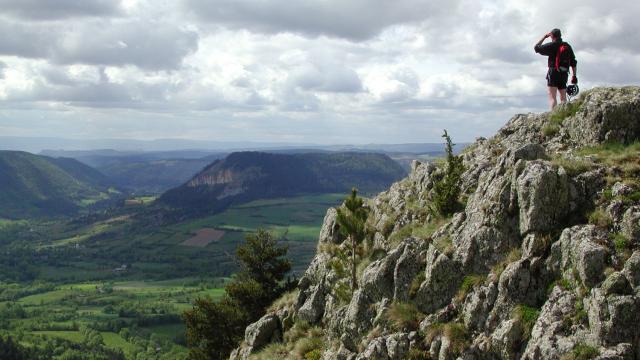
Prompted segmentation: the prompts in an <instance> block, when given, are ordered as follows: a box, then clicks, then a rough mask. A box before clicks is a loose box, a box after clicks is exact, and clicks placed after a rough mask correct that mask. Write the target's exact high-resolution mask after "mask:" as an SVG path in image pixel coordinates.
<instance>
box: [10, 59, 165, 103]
mask: <svg viewBox="0 0 640 360" xmlns="http://www.w3.org/2000/svg"><path fill="white" fill-rule="evenodd" d="M96 71H97V76H96V77H97V80H95V81H87V80H77V79H73V78H71V77H70V76H69V74H68V72H67V71H66V70H65V69H60V68H54V67H47V68H45V69H43V70H42V71H41V72H40V76H41V77H40V78H38V79H37V80H36V81H35V83H34V86H32V87H30V88H28V89H25V90H22V91H13V92H11V93H10V94H9V96H8V98H7V99H6V101H5V102H6V103H13V104H16V103H28V102H35V103H37V102H57V103H63V104H67V105H73V106H80V107H95V108H104V107H111V108H153V107H157V108H166V95H167V93H168V92H170V91H172V90H175V89H173V88H172V87H171V85H169V84H163V83H161V84H153V85H150V84H144V83H135V82H129V83H126V84H118V83H113V82H111V81H110V80H109V78H108V77H107V75H106V74H105V73H104V69H96Z"/></svg>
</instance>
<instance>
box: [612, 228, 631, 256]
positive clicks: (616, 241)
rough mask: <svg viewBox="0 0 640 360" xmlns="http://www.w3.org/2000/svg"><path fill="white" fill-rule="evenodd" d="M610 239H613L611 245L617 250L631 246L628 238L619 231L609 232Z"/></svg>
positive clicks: (627, 248) (622, 250)
mask: <svg viewBox="0 0 640 360" xmlns="http://www.w3.org/2000/svg"><path fill="white" fill-rule="evenodd" d="M611 240H612V241H613V245H614V246H615V248H616V251H617V252H624V251H626V250H629V249H630V248H631V244H630V243H629V240H628V239H627V238H626V237H625V236H624V235H623V234H621V233H613V234H611Z"/></svg>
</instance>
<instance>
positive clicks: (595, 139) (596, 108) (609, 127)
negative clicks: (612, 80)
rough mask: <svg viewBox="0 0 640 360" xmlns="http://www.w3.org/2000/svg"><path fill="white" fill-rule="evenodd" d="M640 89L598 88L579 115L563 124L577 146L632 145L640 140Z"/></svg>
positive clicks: (588, 96) (588, 98)
mask: <svg viewBox="0 0 640 360" xmlns="http://www.w3.org/2000/svg"><path fill="white" fill-rule="evenodd" d="M638 118H640V87H637V86H629V87H624V88H613V87H611V88H597V89H594V90H592V91H590V92H588V93H585V95H584V101H583V103H582V105H581V106H580V109H579V110H578V112H577V114H576V116H573V117H569V118H567V119H565V121H564V122H563V124H562V125H563V127H564V128H565V130H566V133H567V135H568V137H569V138H570V139H569V141H571V142H572V143H574V144H576V145H577V146H585V145H599V144H602V143H605V142H621V143H631V142H633V141H635V140H637V139H639V138H640V121H638Z"/></svg>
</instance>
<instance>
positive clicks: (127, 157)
mask: <svg viewBox="0 0 640 360" xmlns="http://www.w3.org/2000/svg"><path fill="white" fill-rule="evenodd" d="M41 154H42V155H47V156H53V157H67V158H73V159H76V160H78V161H80V162H82V163H84V164H87V165H89V166H91V167H94V168H96V169H98V170H99V171H100V172H101V173H103V174H104V175H106V176H108V177H109V178H110V179H112V180H113V182H114V183H115V184H116V185H117V186H119V187H121V188H123V189H126V190H128V191H131V192H134V193H137V194H161V193H163V192H165V191H167V190H169V189H171V188H174V187H176V186H180V185H181V184H183V183H184V182H186V181H187V180H189V179H190V178H191V177H193V176H194V175H195V174H197V173H198V172H199V171H200V170H202V169H203V168H204V167H205V166H207V165H209V164H210V163H211V162H212V161H213V160H216V159H222V158H224V156H225V155H226V154H223V153H214V152H211V151H196V150H191V151H188V150H184V151H153V152H135V151H116V150H110V149H106V150H91V151H63V150H45V151H42V152H41Z"/></svg>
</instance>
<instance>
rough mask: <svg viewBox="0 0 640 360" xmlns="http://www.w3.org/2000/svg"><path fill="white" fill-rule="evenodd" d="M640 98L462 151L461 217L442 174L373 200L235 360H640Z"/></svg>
mask: <svg viewBox="0 0 640 360" xmlns="http://www.w3.org/2000/svg"><path fill="white" fill-rule="evenodd" d="M639 141H640V87H623V88H596V89H593V90H591V91H588V92H585V93H584V94H582V95H581V97H580V98H579V99H576V100H575V101H574V102H572V103H569V104H566V105H563V106H560V107H558V108H557V109H556V110H554V111H553V112H549V113H542V114H521V115H516V116H514V117H513V118H512V119H511V120H510V121H509V122H508V123H507V124H506V125H505V126H504V127H503V128H502V129H500V130H499V131H498V133H497V134H496V135H495V136H494V137H493V138H490V139H483V138H480V139H478V140H477V141H476V142H475V143H474V144H472V145H471V146H469V147H468V148H467V149H466V150H465V151H464V152H463V154H462V156H463V159H464V165H465V172H464V174H463V177H462V179H463V180H462V182H463V183H462V189H463V195H462V197H461V202H462V203H463V204H464V206H463V207H461V210H460V211H459V212H457V213H455V214H454V215H453V216H452V217H450V218H440V217H437V216H434V215H433V213H432V212H431V211H430V210H429V209H430V201H431V200H430V199H432V196H433V194H432V192H433V190H432V189H433V184H434V179H436V178H437V177H438V174H439V173H440V172H441V171H442V169H441V167H442V166H440V168H439V167H438V166H436V165H434V164H430V163H420V162H414V164H413V166H412V171H411V174H410V175H409V176H408V177H407V178H405V179H403V180H401V181H399V182H396V183H394V184H393V185H392V186H391V188H390V189H389V190H387V191H385V192H382V193H380V194H379V195H378V196H377V197H375V198H373V199H371V200H369V201H368V207H369V208H370V215H369V219H368V228H369V230H368V233H369V234H368V238H367V240H366V241H365V242H363V244H362V245H361V248H359V249H358V250H357V255H358V281H359V284H360V287H359V288H358V289H357V290H355V291H353V292H352V291H351V289H350V287H349V272H348V269H349V266H350V263H349V259H350V256H348V254H349V253H350V247H349V242H348V241H344V240H345V239H344V238H343V237H341V236H340V233H339V231H338V225H337V224H336V220H335V219H336V211H335V209H329V210H328V212H327V215H326V217H325V220H324V224H323V227H322V231H321V234H320V238H319V243H318V249H317V254H316V255H315V257H314V259H313V261H312V262H311V264H310V266H309V268H308V269H307V271H306V272H305V273H304V275H303V276H302V278H301V279H300V283H299V289H298V290H296V291H295V292H294V293H290V294H287V295H285V296H284V297H283V298H282V299H280V300H278V301H277V302H276V303H274V304H273V306H272V307H271V308H270V309H269V311H268V313H267V315H265V316H264V317H263V318H261V319H260V320H259V321H257V322H256V323H254V324H251V325H250V326H249V327H247V329H246V336H245V341H244V342H243V344H242V345H241V346H240V347H239V348H238V349H236V350H235V351H234V352H233V354H232V356H231V358H232V359H249V358H251V359H273V358H283V359H284V358H291V359H345V360H346V359H385V360H386V359H389V360H391V359H394V360H395V359H442V360H445V359H561V358H564V359H591V358H593V359H596V358H597V359H640V325H639V324H640V143H639Z"/></svg>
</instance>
